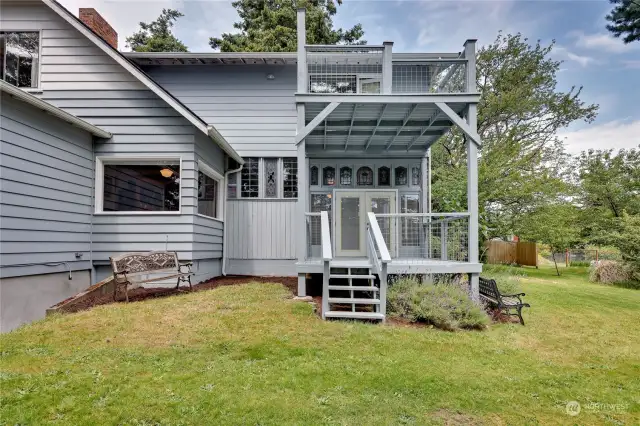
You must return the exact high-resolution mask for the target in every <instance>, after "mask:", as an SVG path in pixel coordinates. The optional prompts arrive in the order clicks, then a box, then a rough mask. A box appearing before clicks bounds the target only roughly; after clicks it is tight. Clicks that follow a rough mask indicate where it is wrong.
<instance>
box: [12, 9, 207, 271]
mask: <svg viewBox="0 0 640 426" xmlns="http://www.w3.org/2000/svg"><path fill="white" fill-rule="evenodd" d="M1 12H2V14H1V25H2V29H3V30H10V29H16V30H25V29H32V30H39V31H41V34H42V36H41V39H42V58H41V77H40V81H41V83H40V86H41V89H42V94H41V95H40V96H41V98H42V99H44V100H46V101H47V102H49V103H51V104H53V105H55V106H57V107H59V108H62V109H64V110H66V111H68V112H70V113H71V114H74V115H76V116H77V117H80V118H82V119H84V120H86V121H88V122H90V123H92V124H95V125H97V126H100V127H101V128H103V129H105V130H107V131H109V132H111V133H112V134H113V138H111V139H110V140H108V141H98V142H96V143H95V146H94V149H95V155H99V156H126V157H136V156H145V155H146V156H148V155H154V156H158V155H163V156H171V157H176V158H178V157H180V158H181V159H182V170H181V176H180V178H181V179H180V180H181V191H182V194H181V195H182V199H181V201H182V214H145V215H137V214H124V215H109V214H105V215H95V216H94V218H93V223H94V233H93V240H94V241H93V244H92V249H93V259H94V260H95V261H97V262H104V261H108V259H109V257H110V256H114V255H117V254H120V253H125V252H130V251H148V250H164V249H168V250H175V251H178V255H179V257H180V259H191V257H192V252H193V247H194V217H195V213H196V209H197V204H196V202H195V201H194V200H195V198H194V197H196V196H197V182H196V164H197V160H196V158H195V153H194V151H195V143H194V133H195V132H197V130H196V129H195V128H194V127H193V125H191V123H189V122H188V121H187V120H186V119H185V118H183V117H182V116H180V115H179V114H178V113H177V112H176V111H175V110H173V109H172V108H171V107H170V106H169V105H168V104H166V103H165V102H164V101H163V100H161V99H160V98H159V97H158V96H157V95H155V94H154V93H153V92H151V91H150V90H148V89H147V87H146V86H145V85H144V84H142V83H141V82H140V81H138V80H137V79H136V78H135V77H133V76H132V75H131V74H130V73H129V72H128V71H127V70H126V69H124V68H123V67H122V66H121V65H120V64H118V63H117V62H116V61H114V60H113V59H112V58H110V57H109V56H108V55H107V54H105V53H104V52H103V51H102V50H101V49H100V48H98V47H97V46H95V45H94V44H93V43H92V42H91V41H90V40H88V39H87V38H85V37H84V36H83V35H82V34H80V33H79V32H78V31H77V30H75V29H74V28H73V27H72V26H71V25H69V24H68V23H67V22H65V21H64V20H63V19H62V18H60V17H59V16H58V15H57V14H56V13H55V12H53V11H52V10H50V9H49V8H48V7H46V6H44V5H42V4H39V5H37V4H36V5H17V4H15V3H13V4H3V5H2V10H1ZM211 143H213V142H211ZM64 165H65V167H64V170H65V172H67V173H76V171H75V169H76V168H77V167H73V166H71V165H69V164H68V163H65V164H64ZM58 166H60V167H62V166H63V164H58ZM72 169H73V170H72ZM65 178H66V180H65V182H64V184H65V185H67V186H68V187H69V188H71V186H72V185H74V183H75V184H82V185H84V184H85V183H86V182H91V181H92V179H93V176H92V175H89V176H77V179H75V180H73V179H70V178H69V176H68V175H65ZM100 190H101V189H100ZM64 202H66V201H63V199H62V198H60V199H59V203H64ZM85 207H86V209H90V206H75V205H74V208H68V212H67V213H66V214H67V215H70V214H73V215H78V213H79V212H78V209H80V208H82V209H83V210H82V213H84V214H86V213H90V211H88V210H86V209H85ZM69 217H71V216H69ZM73 217H75V216H73Z"/></svg>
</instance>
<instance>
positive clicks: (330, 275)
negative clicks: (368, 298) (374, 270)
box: [329, 274, 376, 280]
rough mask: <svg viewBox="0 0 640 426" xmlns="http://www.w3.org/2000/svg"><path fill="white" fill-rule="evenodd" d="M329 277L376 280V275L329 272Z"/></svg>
mask: <svg viewBox="0 0 640 426" xmlns="http://www.w3.org/2000/svg"><path fill="white" fill-rule="evenodd" d="M329 278H352V279H358V280H375V279H376V276H375V275H343V274H329Z"/></svg>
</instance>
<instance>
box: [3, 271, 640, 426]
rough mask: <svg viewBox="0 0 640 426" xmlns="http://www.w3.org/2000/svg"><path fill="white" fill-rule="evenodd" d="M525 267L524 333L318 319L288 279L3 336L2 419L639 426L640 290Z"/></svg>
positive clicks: (75, 317)
mask: <svg viewBox="0 0 640 426" xmlns="http://www.w3.org/2000/svg"><path fill="white" fill-rule="evenodd" d="M505 270H506V268H493V269H492V270H491V271H487V272H485V274H484V275H486V276H496V275H498V274H504V273H505ZM516 271H517V272H518V273H519V274H521V275H525V274H526V276H525V277H523V278H522V279H521V285H522V288H523V290H524V291H525V292H526V293H527V296H526V300H527V301H528V302H529V303H531V304H532V306H533V307H532V308H531V309H528V310H526V311H525V320H526V321H527V326H526V327H522V326H520V325H517V324H497V325H492V326H491V327H490V329H489V330H487V331H484V332H478V331H468V332H466V331H465V332H455V333H451V332H443V331H438V330H434V329H429V328H409V327H401V326H391V325H375V324H361V323H352V322H323V321H322V320H320V319H319V318H318V317H317V316H316V315H315V314H314V313H313V312H312V307H311V306H310V305H309V304H307V303H304V302H295V301H293V300H291V299H290V294H289V293H288V291H287V290H286V289H285V288H284V287H283V286H281V285H279V284H250V285H243V286H234V287H220V288H217V289H214V290H211V291H202V292H197V293H192V294H186V295H184V296H176V297H171V298H166V299H157V300H149V301H145V302H138V303H130V304H124V303H122V304H117V305H111V306H102V307H98V308H96V309H93V310H91V311H86V312H81V313H77V314H72V315H66V316H56V317H52V318H48V319H46V320H44V321H40V322H38V323H35V324H32V325H30V326H26V327H23V328H21V329H19V330H16V331H14V332H11V333H8V334H5V335H2V336H1V337H0V344H1V351H2V352H1V355H2V356H1V360H0V367H1V373H0V380H1V381H0V395H1V400H0V414H1V416H0V423H2V424H7V425H9V424H43V423H49V422H51V423H57V424H72V425H81V424H144V425H149V424H163V425H165V424H172V425H176V424H196V425H204V424H252V425H253V424H261V425H267V424H272V425H278V424H354V425H363V424H385V425H386V424H456V425H457V424H460V425H468V424H505V425H506V424H528V425H535V424H544V425H546V424H607V423H608V424H612V425H621V424H627V425H633V424H639V423H640V380H639V378H640V344H639V341H640V339H639V338H640V330H639V322H640V291H637V290H629V289H623V288H616V287H608V286H602V285H597V284H592V283H589V282H587V281H586V278H585V277H586V271H585V269H578V268H568V269H564V270H563V276H562V277H560V278H558V277H555V276H554V275H553V274H554V271H553V270H551V269H541V270H538V271H536V270H534V269H521V268H519V269H517V270H516ZM569 401H578V402H579V403H580V404H581V405H582V411H581V412H580V413H579V414H578V415H577V416H576V417H570V416H569V415H568V414H567V413H566V410H565V406H566V404H567V402H569Z"/></svg>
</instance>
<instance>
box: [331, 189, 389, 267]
mask: <svg viewBox="0 0 640 426" xmlns="http://www.w3.org/2000/svg"><path fill="white" fill-rule="evenodd" d="M334 200H335V210H334V211H335V217H336V220H335V224H336V228H335V233H334V235H335V237H336V238H335V244H336V256H338V257H343V256H351V257H353V256H356V257H365V256H366V255H367V247H366V243H365V241H366V239H365V232H366V224H367V213H369V212H373V213H395V212H396V204H397V201H396V191H395V190H392V191H335V195H334ZM378 223H379V224H380V225H381V226H380V229H381V231H382V234H383V236H384V238H385V241H387V242H389V241H391V244H393V238H394V236H393V232H392V228H391V226H390V221H389V220H381V221H378Z"/></svg>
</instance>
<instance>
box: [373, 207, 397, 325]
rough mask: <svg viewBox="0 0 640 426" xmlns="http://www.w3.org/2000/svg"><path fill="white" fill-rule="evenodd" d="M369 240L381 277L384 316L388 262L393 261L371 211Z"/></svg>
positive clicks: (375, 264)
mask: <svg viewBox="0 0 640 426" xmlns="http://www.w3.org/2000/svg"><path fill="white" fill-rule="evenodd" d="M367 217H368V224H367V229H368V232H367V234H368V235H367V240H368V241H369V243H368V253H369V258H370V259H371V260H372V262H373V264H374V267H375V268H376V269H377V273H378V277H379V278H380V313H381V314H382V315H384V316H386V314H387V264H388V263H389V262H391V256H390V255H389V249H388V248H387V244H386V243H385V241H384V238H383V236H382V231H381V230H380V225H378V221H377V220H376V215H375V214H374V213H371V212H369V213H368V214H367Z"/></svg>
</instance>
